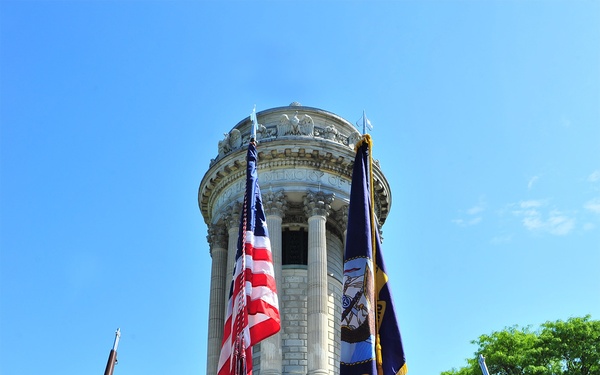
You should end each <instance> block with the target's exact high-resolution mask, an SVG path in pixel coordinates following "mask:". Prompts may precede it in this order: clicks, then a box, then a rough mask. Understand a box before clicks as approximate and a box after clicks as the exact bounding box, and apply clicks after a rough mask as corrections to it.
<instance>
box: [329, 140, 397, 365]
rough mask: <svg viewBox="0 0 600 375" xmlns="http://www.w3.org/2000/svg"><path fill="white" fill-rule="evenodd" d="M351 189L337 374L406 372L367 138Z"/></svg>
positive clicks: (359, 148) (359, 150)
mask: <svg viewBox="0 0 600 375" xmlns="http://www.w3.org/2000/svg"><path fill="white" fill-rule="evenodd" d="M356 149H357V152H356V159H355V161H354V170H353V173H352V186H351V188H350V207H349V209H348V228H347V235H346V250H345V253H344V286H343V296H342V321H341V327H342V351H341V358H340V375H353V374H361V375H362V374H368V375H376V374H377V375H404V374H406V373H407V372H408V370H407V367H406V360H405V357H404V349H403V347H402V339H401V337H400V328H399V327H398V322H397V321H396V314H395V311H394V304H393V301H392V295H391V293H390V289H389V283H388V277H387V273H386V270H385V265H384V263H383V257H382V254H381V241H380V238H379V230H378V227H377V221H376V220H375V212H374V208H373V200H374V196H373V190H372V186H373V171H372V165H373V162H372V157H371V149H372V142H371V137H370V136H369V135H368V134H367V135H365V136H363V139H362V140H361V141H360V142H359V143H358V144H357V145H356Z"/></svg>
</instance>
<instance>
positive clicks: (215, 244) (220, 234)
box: [206, 224, 227, 255]
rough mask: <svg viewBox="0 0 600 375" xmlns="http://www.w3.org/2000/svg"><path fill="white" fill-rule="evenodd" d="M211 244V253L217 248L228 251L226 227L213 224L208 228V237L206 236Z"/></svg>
mask: <svg viewBox="0 0 600 375" xmlns="http://www.w3.org/2000/svg"><path fill="white" fill-rule="evenodd" d="M206 239H207V240H208V243H209V244H210V253H211V255H212V251H213V249H215V248H221V249H227V230H226V229H225V226H224V225H221V224H211V225H210V226H209V228H208V236H206Z"/></svg>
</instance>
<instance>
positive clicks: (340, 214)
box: [333, 204, 348, 230]
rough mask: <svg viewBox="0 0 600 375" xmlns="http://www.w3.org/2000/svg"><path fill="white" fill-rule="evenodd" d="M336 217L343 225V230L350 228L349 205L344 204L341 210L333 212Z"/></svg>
mask: <svg viewBox="0 0 600 375" xmlns="http://www.w3.org/2000/svg"><path fill="white" fill-rule="evenodd" d="M333 216H334V218H335V219H336V220H337V221H338V223H339V225H340V226H341V227H342V230H346V228H348V205H347V204H345V205H343V206H342V207H341V208H340V209H339V210H337V211H335V212H334V214H333Z"/></svg>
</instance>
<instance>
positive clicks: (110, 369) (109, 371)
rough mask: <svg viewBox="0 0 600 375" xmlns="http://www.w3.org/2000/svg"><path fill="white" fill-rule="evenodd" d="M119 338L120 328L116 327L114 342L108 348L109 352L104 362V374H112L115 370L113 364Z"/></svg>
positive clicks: (115, 361) (115, 360) (115, 358)
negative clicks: (106, 360)
mask: <svg viewBox="0 0 600 375" xmlns="http://www.w3.org/2000/svg"><path fill="white" fill-rule="evenodd" d="M120 338H121V328H117V331H116V332H115V342H114V344H113V347H112V349H111V350H110V354H109V355H108V362H107V363H106V369H105V370H104V375H113V371H114V370H115V364H116V363H117V347H118V346H119V339H120Z"/></svg>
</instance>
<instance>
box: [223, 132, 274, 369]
mask: <svg viewBox="0 0 600 375" xmlns="http://www.w3.org/2000/svg"><path fill="white" fill-rule="evenodd" d="M246 160H247V167H246V194H245V195H244V205H243V208H242V217H241V220H240V231H239V236H238V244H237V253H236V256H235V268H234V271H233V279H232V281H231V289H230V291H229V302H228V304H227V315H226V316H225V327H224V330H223V343H222V346H221V355H220V357H219V365H218V375H250V374H252V346H253V345H255V344H257V343H258V342H260V341H262V340H263V339H265V338H267V337H269V336H271V335H274V334H276V333H277V332H279V330H280V329H281V323H280V318H279V302H278V298H277V288H276V285H275V273H274V270H273V257H272V255H271V242H270V241H269V234H268V231H267V223H266V218H265V213H264V211H263V207H262V200H261V196H260V188H259V187H258V175H257V171H256V165H257V162H258V158H257V152H256V146H255V145H254V143H253V142H251V143H250V144H249V146H248V156H247V159H246Z"/></svg>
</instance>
